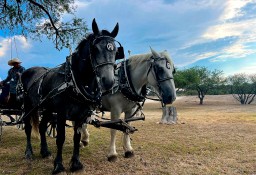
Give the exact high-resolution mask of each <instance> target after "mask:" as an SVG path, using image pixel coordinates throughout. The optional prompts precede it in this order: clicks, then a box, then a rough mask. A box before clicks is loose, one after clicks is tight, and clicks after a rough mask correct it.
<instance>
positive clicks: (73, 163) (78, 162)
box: [70, 161, 84, 172]
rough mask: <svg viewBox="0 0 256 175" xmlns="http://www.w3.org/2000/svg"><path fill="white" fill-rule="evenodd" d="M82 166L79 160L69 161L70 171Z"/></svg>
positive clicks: (77, 169) (80, 168)
mask: <svg viewBox="0 0 256 175" xmlns="http://www.w3.org/2000/svg"><path fill="white" fill-rule="evenodd" d="M83 168H84V166H83V164H82V163H81V162H80V161H75V162H72V163H71V167H70V171H71V172H75V171H79V170H82V169H83Z"/></svg>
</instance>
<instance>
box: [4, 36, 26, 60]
mask: <svg viewBox="0 0 256 175" xmlns="http://www.w3.org/2000/svg"><path fill="white" fill-rule="evenodd" d="M0 46H1V47H0V59H1V58H2V59H3V57H5V58H6V57H9V56H11V55H13V56H14V57H16V56H17V54H19V52H20V51H28V50H29V49H30V48H31V44H30V43H29V42H28V41H27V39H26V38H25V37H23V36H20V35H16V36H13V37H11V38H2V39H1V38H0Z"/></svg>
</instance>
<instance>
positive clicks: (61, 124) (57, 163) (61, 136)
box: [52, 114, 66, 174]
mask: <svg viewBox="0 0 256 175" xmlns="http://www.w3.org/2000/svg"><path fill="white" fill-rule="evenodd" d="M62 117H63V116H62ZM65 125H66V119H65V118H61V116H59V114H58V118H57V133H58V134H57V138H56V144H57V155H56V157H55V159H54V169H53V171H52V174H58V173H60V172H62V171H64V170H65V168H64V166H63V164H62V149H63V144H64V142H65V135H66V133H65Z"/></svg>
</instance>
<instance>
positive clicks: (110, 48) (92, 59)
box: [82, 35, 124, 99]
mask: <svg viewBox="0 0 256 175" xmlns="http://www.w3.org/2000/svg"><path fill="white" fill-rule="evenodd" d="M104 39H110V40H111V41H112V42H113V43H112V42H108V43H107V45H106V48H107V50H108V51H114V48H115V45H114V42H117V43H118V44H119V47H117V50H116V55H115V60H117V59H122V58H123V57H124V53H123V47H122V45H121V43H120V42H118V41H117V40H115V39H114V38H113V37H111V36H104V35H100V36H98V37H96V38H94V39H93V40H92V41H89V43H90V46H89V59H90V62H91V65H92V69H93V72H94V73H95V76H96V82H97V87H96V88H95V89H96V91H97V92H96V93H94V92H93V94H94V96H95V97H96V99H99V97H100V96H101V95H102V87H101V84H100V73H99V68H100V67H102V66H105V65H111V66H113V68H114V67H115V61H114V62H112V61H107V60H106V61H104V62H101V63H98V61H97V59H95V57H94V55H93V47H95V45H96V44H97V43H99V42H100V41H102V40H104ZM87 40H88V39H87ZM120 55H121V57H120ZM122 55H123V57H122ZM82 88H83V91H84V93H85V94H87V96H89V97H90V98H93V97H92V95H90V93H89V92H88V91H89V90H86V88H84V87H82Z"/></svg>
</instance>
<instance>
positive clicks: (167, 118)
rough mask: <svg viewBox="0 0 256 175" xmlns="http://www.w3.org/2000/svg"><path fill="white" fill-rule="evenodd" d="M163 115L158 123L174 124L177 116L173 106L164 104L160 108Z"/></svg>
mask: <svg viewBox="0 0 256 175" xmlns="http://www.w3.org/2000/svg"><path fill="white" fill-rule="evenodd" d="M162 110H163V115H162V119H161V121H160V122H159V123H160V124H176V123H177V120H178V117H177V110H176V107H174V106H164V107H163V108H162Z"/></svg>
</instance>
